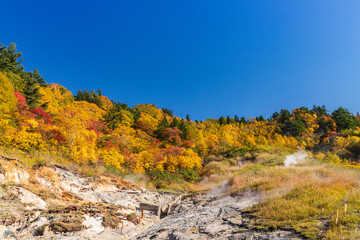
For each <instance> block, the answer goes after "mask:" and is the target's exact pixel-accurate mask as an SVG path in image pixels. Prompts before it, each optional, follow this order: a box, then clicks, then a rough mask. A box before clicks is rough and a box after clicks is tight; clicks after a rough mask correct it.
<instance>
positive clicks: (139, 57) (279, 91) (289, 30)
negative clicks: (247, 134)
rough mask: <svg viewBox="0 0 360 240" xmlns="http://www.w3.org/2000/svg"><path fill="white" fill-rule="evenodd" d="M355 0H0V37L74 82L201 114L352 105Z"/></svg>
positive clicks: (50, 75)
mask: <svg viewBox="0 0 360 240" xmlns="http://www.w3.org/2000/svg"><path fill="white" fill-rule="evenodd" d="M359 12H360V1H358V0H354V1H350V0H349V1H347V0H344V1H338V0H337V1H334V0H326V1H325V0H323V1H320V0H319V1H310V0H301V1H300V0H292V1H289V0H281V1H280V0H272V1H269V0H248V1H245V0H241V1H240V0H239V1H235V0H228V1H213V0H198V1H194V0H181V1H168V0H163V1H162V0H153V1H146V0H143V1H140V0H131V1H130V0H128V1H125V0H124V1H115V0H114V1H108V0H103V1H90V0H87V1H77V0H72V1H69V0H62V1H45V0H44V1H40V0H22V1H21V0H20V1H3V2H2V3H1V7H0V23H1V30H0V42H1V43H4V44H6V45H8V44H9V43H10V42H15V43H17V45H18V49H19V50H20V51H21V52H22V53H23V56H24V66H25V68H26V70H32V69H34V68H37V69H38V70H39V72H40V73H41V74H42V75H43V76H44V77H45V79H46V81H47V82H56V83H59V84H62V85H64V86H65V87H66V88H67V89H69V90H71V91H72V92H76V91H78V90H79V89H80V88H81V89H83V88H87V89H90V90H95V89H98V88H101V89H102V91H103V94H104V95H106V96H108V97H110V98H111V99H114V100H120V101H121V102H125V103H127V104H129V105H130V106H132V105H136V104H140V103H154V104H156V105H157V106H158V107H166V108H169V109H172V110H173V111H174V113H175V114H176V115H177V116H180V117H185V116H186V114H187V113H189V114H190V116H191V118H192V119H199V120H204V119H206V118H218V117H220V116H222V115H223V116H227V115H230V116H234V115H235V114H237V115H238V116H246V117H252V116H257V115H260V114H262V115H264V116H265V117H269V116H270V115H271V114H272V113H273V112H274V111H278V110H280V109H281V108H287V109H293V108H295V107H300V106H307V107H312V105H314V104H316V105H323V104H325V105H326V106H327V107H328V109H329V110H331V111H332V110H334V109H335V108H337V107H339V106H345V107H347V108H348V109H349V110H350V111H352V112H354V113H356V111H358V110H360V93H359V90H360V14H359Z"/></svg>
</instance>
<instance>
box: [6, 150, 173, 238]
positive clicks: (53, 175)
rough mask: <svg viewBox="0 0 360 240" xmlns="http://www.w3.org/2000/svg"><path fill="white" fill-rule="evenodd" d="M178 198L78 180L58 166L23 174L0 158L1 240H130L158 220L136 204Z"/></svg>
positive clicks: (111, 181) (114, 182) (117, 183)
mask: <svg viewBox="0 0 360 240" xmlns="http://www.w3.org/2000/svg"><path fill="white" fill-rule="evenodd" d="M176 197H177V196H176V195H174V194H170V193H161V194H160V193H158V192H155V191H147V190H145V189H142V188H140V187H138V186H136V185H134V184H132V183H130V182H127V181H124V180H122V179H119V178H109V177H106V176H99V177H96V178H93V177H89V178H83V177H80V176H79V175H77V174H75V173H72V172H71V171H70V170H69V169H67V168H64V167H60V166H55V165H52V166H41V167H39V168H38V169H35V170H34V169H33V170H29V169H24V168H22V167H20V166H19V161H18V160H12V159H9V158H6V157H5V156H3V157H0V199H1V201H0V239H3V238H7V239H111V238H115V239H129V238H131V237H134V236H135V235H136V234H138V233H140V232H142V231H144V230H146V229H147V228H148V227H149V226H151V225H152V224H154V223H155V222H156V221H157V220H158V219H159V218H158V216H157V215H156V214H154V212H150V211H145V212H144V215H143V217H141V212H140V211H139V205H140V202H148V203H156V204H159V205H164V204H166V203H168V202H171V201H173V200H174V199H175V198H176Z"/></svg>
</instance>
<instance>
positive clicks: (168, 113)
mask: <svg viewBox="0 0 360 240" xmlns="http://www.w3.org/2000/svg"><path fill="white" fill-rule="evenodd" d="M161 110H162V111H163V112H164V113H166V114H167V115H169V116H170V117H173V116H174V114H173V111H172V110H169V109H167V108H162V109H161Z"/></svg>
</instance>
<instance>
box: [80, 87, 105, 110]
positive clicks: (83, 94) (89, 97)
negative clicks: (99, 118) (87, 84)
mask: <svg viewBox="0 0 360 240" xmlns="http://www.w3.org/2000/svg"><path fill="white" fill-rule="evenodd" d="M97 91H98V93H99V94H96V93H95V92H94V91H91V92H90V91H89V90H87V89H84V90H83V91H81V90H79V91H78V92H77V93H76V95H75V101H86V102H89V103H94V104H96V105H97V106H99V107H102V103H101V100H100V96H101V95H100V94H102V93H101V90H100V89H99V90H97Z"/></svg>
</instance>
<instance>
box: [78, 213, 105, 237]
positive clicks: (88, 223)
mask: <svg viewBox="0 0 360 240" xmlns="http://www.w3.org/2000/svg"><path fill="white" fill-rule="evenodd" d="M84 217H85V220H84V221H83V222H82V225H84V226H85V227H86V228H88V229H87V230H86V231H87V232H93V233H101V232H103V231H104V229H105V228H104V226H103V225H102V224H101V223H102V221H103V218H102V217H97V218H94V217H89V216H88V215H84Z"/></svg>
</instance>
